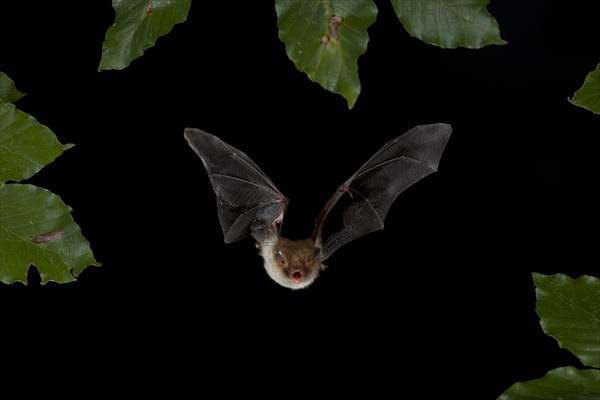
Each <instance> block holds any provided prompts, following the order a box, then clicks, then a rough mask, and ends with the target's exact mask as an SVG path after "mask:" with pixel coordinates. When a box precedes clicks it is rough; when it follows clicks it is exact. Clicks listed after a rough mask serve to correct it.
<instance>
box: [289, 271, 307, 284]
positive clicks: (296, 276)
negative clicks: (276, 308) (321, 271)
mask: <svg viewBox="0 0 600 400" xmlns="http://www.w3.org/2000/svg"><path fill="white" fill-rule="evenodd" d="M291 278H292V281H293V282H294V283H300V282H302V281H303V280H304V274H302V271H294V272H293V273H292V276H291Z"/></svg>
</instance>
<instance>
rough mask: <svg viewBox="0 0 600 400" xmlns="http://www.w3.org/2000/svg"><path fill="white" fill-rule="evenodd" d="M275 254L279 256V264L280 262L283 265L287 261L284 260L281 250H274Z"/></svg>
mask: <svg viewBox="0 0 600 400" xmlns="http://www.w3.org/2000/svg"><path fill="white" fill-rule="evenodd" d="M275 256H276V257H277V258H279V262H281V264H282V265H285V264H287V262H286V261H285V257H284V256H283V253H282V252H281V250H279V251H276V252H275Z"/></svg>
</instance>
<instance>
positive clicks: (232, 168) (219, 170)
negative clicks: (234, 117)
mask: <svg viewBox="0 0 600 400" xmlns="http://www.w3.org/2000/svg"><path fill="white" fill-rule="evenodd" d="M184 136H185V138H186V139H187V141H188V143H189V145H190V147H191V148H192V149H194V151H195V152H196V153H197V154H198V155H199V156H200V158H201V159H202V162H203V163H204V167H205V168H206V171H207V172H208V176H209V178H210V182H211V184H212V187H213V190H214V191H215V193H216V195H217V209H218V212H219V220H220V222H221V228H222V229H223V235H224V237H225V242H227V243H231V242H235V241H238V240H241V239H244V238H245V237H246V236H248V235H252V236H254V238H255V239H256V240H257V241H258V242H259V243H262V242H264V241H268V240H272V239H273V238H274V237H277V236H279V232H280V229H281V224H282V222H283V216H284V214H285V209H286V206H287V198H286V197H285V196H284V195H283V194H282V193H281V192H280V191H279V190H278V189H277V188H276V187H275V185H274V184H273V182H271V180H269V178H268V177H267V176H266V175H265V173H264V172H262V171H261V170H260V168H258V166H257V165H256V164H255V163H254V162H253V161H252V160H251V159H250V158H249V157H248V156H247V155H246V154H244V153H243V152H241V151H239V150H237V149H236V148H234V147H232V146H230V145H228V144H227V143H225V142H223V141H222V140H221V139H219V138H218V137H216V136H213V135H211V134H209V133H206V132H203V131H201V130H199V129H193V128H186V129H185V133H184Z"/></svg>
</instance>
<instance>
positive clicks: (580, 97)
mask: <svg viewBox="0 0 600 400" xmlns="http://www.w3.org/2000/svg"><path fill="white" fill-rule="evenodd" d="M569 101H570V102H571V103H573V104H575V105H576V106H579V107H583V108H586V109H588V110H590V111H591V112H593V113H595V114H600V64H598V66H597V67H596V70H595V71H592V72H590V73H589V74H587V76H586V77H585V81H584V82H583V86H582V87H581V88H580V89H579V90H578V91H576V92H575V94H574V95H573V98H571V99H569Z"/></svg>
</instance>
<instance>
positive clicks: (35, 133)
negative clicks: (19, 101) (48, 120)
mask: <svg viewBox="0 0 600 400" xmlns="http://www.w3.org/2000/svg"><path fill="white" fill-rule="evenodd" d="M72 146H73V145H70V144H68V145H63V144H61V143H60V142H59V141H58V139H57V138H56V135H55V134H54V133H52V131H51V130H50V129H48V128H47V127H46V126H44V125H42V124H40V123H39V122H37V121H36V119H35V118H33V117H32V116H30V115H28V114H26V113H24V112H22V111H19V110H18V109H17V108H16V107H15V106H14V105H12V104H10V103H0V183H3V182H6V181H9V180H12V181H21V180H23V179H27V178H29V177H31V176H32V175H34V174H35V173H36V172H38V171H39V170H40V169H42V168H43V167H44V166H46V165H48V164H49V163H51V162H52V161H54V159H55V158H56V157H58V156H59V155H61V154H62V152H63V151H65V150H67V149H69V148H71V147H72Z"/></svg>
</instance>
